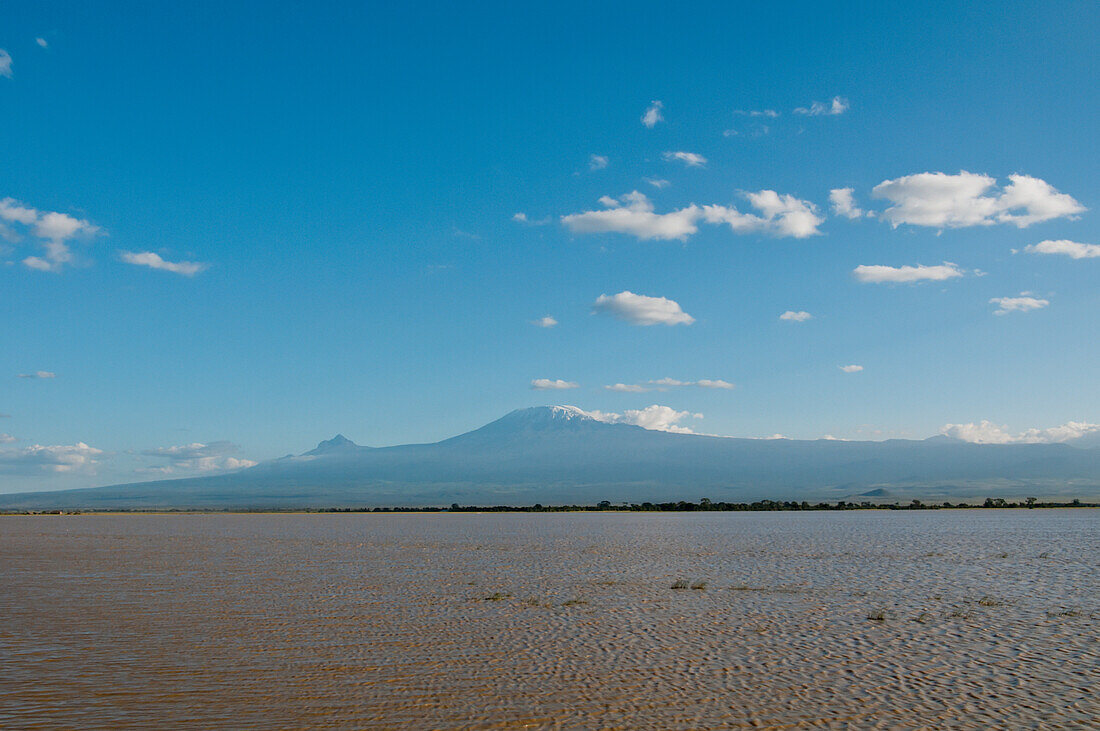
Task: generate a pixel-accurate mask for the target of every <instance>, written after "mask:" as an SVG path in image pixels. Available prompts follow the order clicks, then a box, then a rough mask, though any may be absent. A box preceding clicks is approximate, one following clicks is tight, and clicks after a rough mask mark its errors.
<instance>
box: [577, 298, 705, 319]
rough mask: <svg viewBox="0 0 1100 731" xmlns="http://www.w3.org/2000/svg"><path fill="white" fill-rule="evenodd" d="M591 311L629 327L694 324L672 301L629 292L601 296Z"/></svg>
mask: <svg viewBox="0 0 1100 731" xmlns="http://www.w3.org/2000/svg"><path fill="white" fill-rule="evenodd" d="M592 311H593V312H600V313H606V314H609V315H611V316H612V317H616V318H618V319H620V320H623V321H625V322H629V323H630V324H631V325H643V326H645V325H690V324H692V323H693V322H695V318H694V317H692V316H691V315H689V314H688V313H686V312H684V311H683V310H682V309H681V308H680V305H679V303H677V302H675V301H673V300H670V299H668V298H666V297H647V296H646V295H642V294H634V293H633V292H630V291H623V292H619V293H618V294H615V295H606V294H601V295H600V296H599V297H598V298H596V301H595V303H593V305H592Z"/></svg>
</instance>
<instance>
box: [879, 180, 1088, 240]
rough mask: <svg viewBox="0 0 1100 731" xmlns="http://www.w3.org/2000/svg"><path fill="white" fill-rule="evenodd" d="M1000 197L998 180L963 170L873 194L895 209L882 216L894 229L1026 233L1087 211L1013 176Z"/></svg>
mask: <svg viewBox="0 0 1100 731" xmlns="http://www.w3.org/2000/svg"><path fill="white" fill-rule="evenodd" d="M1008 179H1009V180H1010V181H1011V182H1010V183H1009V185H1007V186H1005V187H1004V188H1003V189H1002V190H1001V191H1000V192H998V191H996V190H995V186H996V183H997V181H996V179H994V178H991V177H990V176H988V175H979V174H975V173H968V172H966V171H965V170H963V171H960V172H959V174H958V175H948V174H946V173H917V174H916V175H907V176H904V177H901V178H896V179H894V180H885V181H883V182H881V183H879V184H878V185H876V186H875V187H874V188H873V189H872V191H871V195H872V196H873V197H875V198H881V199H885V200H888V201H890V202H891V203H892V204H893V205H892V206H890V207H889V208H887V209H886V210H885V211H883V212H882V214H881V217H882V219H883V220H885V221H888V222H889V223H890V224H891V225H893V226H894V228H897V227H898V226H900V225H901V224H903V223H907V224H910V225H913V226H930V227H934V228H963V227H966V226H990V225H993V224H997V223H1011V224H1015V225H1016V226H1017V227H1018V228H1026V227H1027V226H1030V225H1031V224H1033V223H1039V222H1041V221H1048V220H1050V219H1053V218H1062V217H1072V216H1075V215H1077V214H1079V213H1083V212H1084V211H1085V210H1086V208H1085V207H1084V206H1083V205H1081V204H1080V203H1078V202H1077V201H1076V200H1074V199H1073V198H1072V197H1070V196H1069V195H1066V194H1065V193H1059V192H1058V191H1057V190H1056V189H1055V188H1054V187H1053V186H1051V185H1050V184H1049V183H1047V182H1046V181H1043V180H1040V179H1039V178H1032V177H1029V176H1027V175H1009V176H1008Z"/></svg>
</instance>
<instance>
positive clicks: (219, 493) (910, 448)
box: [0, 406, 1100, 509]
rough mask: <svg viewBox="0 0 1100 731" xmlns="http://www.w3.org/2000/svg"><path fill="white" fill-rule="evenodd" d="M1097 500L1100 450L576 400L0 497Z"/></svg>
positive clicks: (28, 502) (240, 501)
mask: <svg viewBox="0 0 1100 731" xmlns="http://www.w3.org/2000/svg"><path fill="white" fill-rule="evenodd" d="M1026 495H1034V496H1036V497H1082V498H1085V497H1096V496H1100V449H1083V448H1077V447H1073V446H1070V445H1067V444H971V443H968V442H964V441H960V440H957V439H953V438H949V437H942V436H941V437H933V438H931V439H926V440H904V439H891V440H887V441H883V442H850V441H840V440H816V441H799V440H789V439H736V438H727V437H714V436H702V435H696V434H676V433H669V432H663V431H653V430H648V429H643V428H642V427H640V426H633V425H629V424H620V423H607V422H605V421H601V420H599V419H596V418H593V416H592V415H590V414H587V413H586V412H584V411H582V410H581V409H578V408H576V407H573V406H546V407H534V408H528V409H518V410H516V411H512V412H510V413H508V414H506V415H505V416H503V417H501V418H500V419H497V420H496V421H493V422H491V423H489V424H486V425H485V426H483V427H481V428H479V429H475V430H473V431H470V432H467V433H465V434H460V435H458V436H455V437H451V438H450V439H445V440H443V441H440V442H436V443H433V444H406V445H400V446H393V447H364V446H359V445H357V444H355V443H354V442H352V441H351V440H350V439H347V438H346V437H344V436H343V435H340V434H338V435H336V436H335V437H333V438H332V439H328V440H325V441H322V442H321V443H319V444H318V445H317V446H316V447H315V448H314V449H311V450H309V451H307V452H305V453H303V454H301V455H298V456H287V457H283V458H280V459H276V460H271V461H268V462H263V463H261V464H259V465H256V466H254V467H250V468H248V469H243V470H239V471H237V472H232V473H226V474H219V475H213V476H205V477H189V478H181V479H175V480H159V481H155V482H142V483H134V484H128V485H112V486H108V487H97V488H87V489H81V490H63V491H57V492H48V493H20V494H14V495H0V508H3V509H42V508H97V509H109V508H302V507H363V506H366V507H370V506H379V505H382V506H410V507H411V506H423V505H449V504H451V503H459V504H463V505H498V504H512V505H530V504H534V503H543V504H563V503H585V504H591V503H595V502H597V501H600V500H611V501H613V502H619V501H629V502H644V501H653V502H657V501H667V500H697V499H699V498H701V497H704V496H705V497H709V498H711V499H714V500H726V501H746V500H755V499H762V498H770V499H778V500H803V499H807V500H823V499H824V500H837V499H852V498H856V497H860V496H863V497H873V498H875V499H880V500H889V501H892V500H893V499H905V498H908V497H919V498H921V499H936V498H943V499H953V500H955V499H959V498H978V499H980V498H983V497H985V496H997V497H1021V496H1026Z"/></svg>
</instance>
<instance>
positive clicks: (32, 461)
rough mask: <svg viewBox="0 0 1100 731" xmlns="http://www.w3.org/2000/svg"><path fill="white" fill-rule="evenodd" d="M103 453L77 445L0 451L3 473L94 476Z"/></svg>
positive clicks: (80, 443)
mask: <svg viewBox="0 0 1100 731" xmlns="http://www.w3.org/2000/svg"><path fill="white" fill-rule="evenodd" d="M101 455H103V450H101V449H96V448H95V447H89V446H88V445H87V444H85V443H84V442H77V443H76V444H56V445H50V446H46V445H42V444H32V445H31V446H29V447H23V448H21V449H5V450H0V472H14V473H28V472H30V473H33V472H85V473H94V472H95V467H96V465H97V464H98V458H99V457H100V456H101Z"/></svg>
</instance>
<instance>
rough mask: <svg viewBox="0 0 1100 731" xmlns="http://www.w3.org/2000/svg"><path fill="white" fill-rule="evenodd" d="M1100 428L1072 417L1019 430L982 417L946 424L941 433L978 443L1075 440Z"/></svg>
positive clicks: (1056, 442) (1043, 442)
mask: <svg viewBox="0 0 1100 731" xmlns="http://www.w3.org/2000/svg"><path fill="white" fill-rule="evenodd" d="M1096 431H1100V424H1090V423H1088V422H1084V421H1070V422H1067V423H1065V424H1062V425H1061V426H1054V427H1050V428H1047V429H1034V428H1033V429H1027V430H1025V431H1022V432H1020V433H1018V434H1013V433H1011V432H1009V431H1008V427H1007V426H1003V425H998V424H994V423H993V422H991V421H987V420H984V419H983V420H982V421H981V422H980V423H978V424H975V423H973V422H971V423H969V424H945V425H944V426H943V428H942V429H940V434H943V435H944V436H948V437H952V438H954V439H961V440H963V441H964V442H973V443H975V444H1058V443H1062V442H1068V441H1072V440H1074V439H1077V438H1079V437H1083V436H1085V435H1086V434H1092V433H1094V432H1096Z"/></svg>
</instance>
